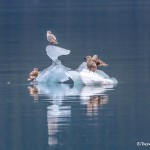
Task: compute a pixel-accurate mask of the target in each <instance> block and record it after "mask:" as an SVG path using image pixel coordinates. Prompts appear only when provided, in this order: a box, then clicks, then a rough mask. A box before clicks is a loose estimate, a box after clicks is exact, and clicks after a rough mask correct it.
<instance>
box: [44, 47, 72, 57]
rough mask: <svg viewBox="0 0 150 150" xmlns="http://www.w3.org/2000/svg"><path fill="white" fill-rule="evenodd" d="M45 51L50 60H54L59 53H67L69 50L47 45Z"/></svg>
mask: <svg viewBox="0 0 150 150" xmlns="http://www.w3.org/2000/svg"><path fill="white" fill-rule="evenodd" d="M46 53H47V55H48V56H49V57H50V58H51V59H52V60H55V59H57V58H58V57H59V56H61V55H68V54H69V53H70V50H67V49H64V48H61V47H58V46H53V45H48V46H47V47H46Z"/></svg>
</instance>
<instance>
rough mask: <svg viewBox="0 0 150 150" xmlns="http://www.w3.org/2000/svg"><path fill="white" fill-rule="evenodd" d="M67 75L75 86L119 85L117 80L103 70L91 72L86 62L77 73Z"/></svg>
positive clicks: (69, 72) (68, 72)
mask: <svg viewBox="0 0 150 150" xmlns="http://www.w3.org/2000/svg"><path fill="white" fill-rule="evenodd" d="M66 75H67V76H68V77H70V78H71V79H72V80H73V82H74V83H75V84H85V85H97V84H98V85H99V84H101V85H109V84H117V83H118V81H117V80H116V79H115V78H110V77H109V76H108V75H107V74H106V73H104V72H103V71H101V70H97V71H96V72H91V71H89V70H88V69H87V67H86V63H85V62H83V63H82V64H81V65H80V66H79V68H78V69H76V70H75V71H67V72H66Z"/></svg>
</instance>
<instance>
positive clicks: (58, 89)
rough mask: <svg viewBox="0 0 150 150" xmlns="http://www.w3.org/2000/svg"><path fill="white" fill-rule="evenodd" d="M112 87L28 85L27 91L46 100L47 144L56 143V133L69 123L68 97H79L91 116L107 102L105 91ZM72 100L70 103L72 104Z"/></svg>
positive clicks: (36, 97) (35, 98)
mask: <svg viewBox="0 0 150 150" xmlns="http://www.w3.org/2000/svg"><path fill="white" fill-rule="evenodd" d="M110 88H113V87H107V86H102V87H101V86H75V85H74V86H73V87H72V88H71V87H70V85H68V84H59V85H58V84H57V85H45V84H38V85H35V86H30V87H28V90H29V93H30V95H31V96H33V97H34V100H38V99H39V97H40V96H46V97H47V98H48V99H47V102H50V103H51V104H50V105H48V106H47V126H48V144H49V145H56V144H58V139H57V134H58V133H59V132H60V131H62V128H64V127H65V126H67V125H70V118H71V106H68V103H67V101H68V100H69V101H70V97H80V100H81V104H83V105H86V106H87V115H88V116H89V115H90V116H93V115H95V114H97V113H98V109H99V107H100V106H102V105H104V104H106V103H107V102H108V96H107V95H106V94H104V93H105V91H106V90H107V89H110ZM73 102H75V101H72V103H71V105H73Z"/></svg>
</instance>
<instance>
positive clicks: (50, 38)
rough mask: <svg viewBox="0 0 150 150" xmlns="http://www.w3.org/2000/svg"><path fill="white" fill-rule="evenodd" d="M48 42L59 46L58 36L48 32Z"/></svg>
mask: <svg viewBox="0 0 150 150" xmlns="http://www.w3.org/2000/svg"><path fill="white" fill-rule="evenodd" d="M47 41H49V44H50V45H54V44H58V42H57V39H56V36H55V35H54V34H52V32H51V31H47Z"/></svg>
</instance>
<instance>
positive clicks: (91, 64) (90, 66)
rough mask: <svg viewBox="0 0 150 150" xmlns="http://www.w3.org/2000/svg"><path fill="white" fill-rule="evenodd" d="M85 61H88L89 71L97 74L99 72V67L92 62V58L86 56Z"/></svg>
mask: <svg viewBox="0 0 150 150" xmlns="http://www.w3.org/2000/svg"><path fill="white" fill-rule="evenodd" d="M84 59H85V60H86V64H87V68H88V69H89V71H93V72H95V71H96V70H97V65H96V63H95V62H94V61H93V60H92V58H91V56H86V57H85V58H84Z"/></svg>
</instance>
